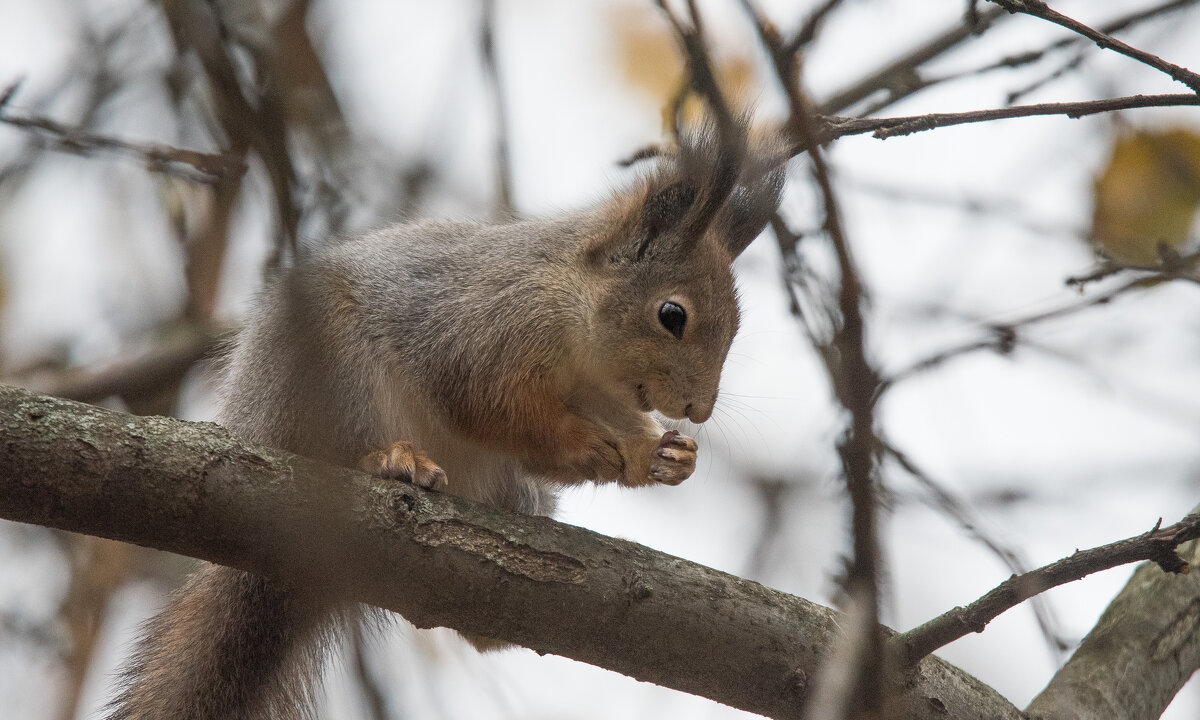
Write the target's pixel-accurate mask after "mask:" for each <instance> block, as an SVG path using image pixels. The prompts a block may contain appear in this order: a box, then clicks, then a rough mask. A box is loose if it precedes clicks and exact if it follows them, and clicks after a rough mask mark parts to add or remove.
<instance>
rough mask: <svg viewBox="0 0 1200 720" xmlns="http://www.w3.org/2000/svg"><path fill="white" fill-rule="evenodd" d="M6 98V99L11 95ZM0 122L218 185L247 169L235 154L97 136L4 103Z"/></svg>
mask: <svg viewBox="0 0 1200 720" xmlns="http://www.w3.org/2000/svg"><path fill="white" fill-rule="evenodd" d="M10 89H11V88H10ZM6 94H7V93H6ZM4 100H5V101H7V100H8V97H5V98H4ZM0 123H4V124H5V125H11V126H13V127H17V128H21V129H22V130H26V131H28V132H31V133H34V134H36V135H38V136H39V137H40V138H42V139H43V140H45V141H47V142H48V144H49V146H50V147H51V148H53V149H55V150H61V151H63V152H69V153H74V154H77V155H86V154H88V153H90V152H96V151H100V152H111V153H116V154H119V155H125V156H128V157H134V158H137V159H139V160H141V161H142V162H143V163H145V165H146V169H147V170H149V171H150V172H158V173H164V174H167V175H174V176H177V177H181V178H184V179H187V180H192V181H195V182H202V183H208V184H216V183H218V182H221V181H222V180H225V179H226V178H230V177H237V176H240V175H241V174H242V173H244V172H245V171H246V165H245V163H243V162H242V161H241V159H240V158H239V157H238V156H237V155H236V154H233V153H227V152H225V153H205V152H199V151H196V150H187V149H184V148H177V147H171V146H169V145H158V144H153V143H136V142H131V141H129V140H121V139H119V138H113V137H107V136H105V135H97V134H96V133H91V132H86V131H84V130H81V129H79V128H73V127H70V126H68V125H64V124H62V123H60V122H58V121H56V120H51V119H50V118H46V117H40V116H37V115H13V114H11V113H8V112H6V111H5V110H4V103H0Z"/></svg>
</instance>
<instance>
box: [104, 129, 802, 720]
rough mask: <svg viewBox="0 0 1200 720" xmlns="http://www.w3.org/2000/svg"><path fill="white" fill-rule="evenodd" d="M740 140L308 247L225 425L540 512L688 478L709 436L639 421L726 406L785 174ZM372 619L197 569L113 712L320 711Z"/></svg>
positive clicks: (268, 294) (217, 715)
mask: <svg viewBox="0 0 1200 720" xmlns="http://www.w3.org/2000/svg"><path fill="white" fill-rule="evenodd" d="M742 137H744V135H743V136H742ZM727 145H728V143H723V142H721V141H719V140H718V138H717V133H715V132H713V131H712V130H711V129H709V130H708V131H704V132H699V133H696V134H693V135H690V136H687V137H683V138H681V141H680V147H679V148H677V149H676V150H675V151H673V152H671V153H666V154H662V155H660V157H659V158H658V159H657V162H656V165H655V167H654V168H653V169H652V170H651V171H650V172H648V173H646V174H645V175H644V176H643V177H642V178H641V179H640V180H639V181H638V182H637V183H636V184H635V185H634V186H633V187H631V188H629V189H627V190H624V191H619V192H616V193H614V194H613V195H612V196H611V197H610V198H609V199H607V200H606V201H604V202H601V203H599V204H597V205H596V206H594V207H591V208H589V209H585V210H582V211H578V212H574V213H571V214H568V215H565V216H561V217H557V218H552V219H545V220H532V221H516V220H514V221H507V222H500V223H494V224H486V223H475V222H448V221H435V222H418V223H408V224H398V225H393V226H391V227H386V228H384V229H380V230H376V231H373V232H368V233H366V234H363V235H360V236H358V237H353V238H349V239H345V240H341V241H337V242H333V243H331V244H329V245H328V246H326V247H324V248H322V249H320V250H318V251H315V252H314V253H313V254H311V255H310V256H308V257H307V258H304V259H302V260H301V261H299V262H298V263H296V264H295V265H294V266H293V267H291V268H290V269H288V270H286V271H284V272H283V273H282V274H281V276H280V277H279V278H277V280H276V281H275V282H274V283H273V284H272V285H271V286H270V287H268V288H267V289H266V290H265V291H264V292H263V294H262V295H261V297H260V298H259V301H258V303H257V307H256V309H255V310H254V311H253V312H252V313H251V316H250V317H249V319H248V322H247V323H246V324H245V325H244V328H243V329H242V330H241V331H240V333H239V334H238V336H237V338H236V339H235V340H234V341H233V344H232V347H231V348H230V349H229V350H228V356H227V358H226V368H225V377H224V379H223V381H222V386H221V388H220V399H221V409H220V414H219V421H220V422H221V423H222V424H224V425H225V426H227V427H228V428H230V429H231V430H233V431H234V432H237V433H240V434H241V435H243V436H246V437H248V438H250V439H252V440H256V441H258V442H261V443H264V444H268V445H272V446H275V447H279V448H282V449H285V450H290V451H292V452H296V453H300V454H303V455H307V456H310V457H314V458H317V459H319V460H325V461H328V462H331V463H337V464H342V465H358V466H359V467H360V468H362V469H364V470H366V471H368V472H372V473H375V474H377V475H381V476H384V477H388V478H396V479H400V480H406V481H410V482H413V483H415V484H417V485H419V486H422V487H425V488H429V489H437V490H443V491H445V492H449V493H453V494H456V495H460V496H463V497H466V498H471V499H474V500H478V501H481V502H484V503H488V504H491V505H493V506H496V507H500V508H506V509H509V510H512V511H516V512H519V513H526V514H534V515H549V514H551V512H552V511H553V510H554V506H555V501H556V493H557V489H558V488H560V487H561V486H564V485H569V484H572V483H579V482H583V481H593V482H598V483H606V482H616V483H619V484H621V485H624V486H645V485H654V484H666V485H676V484H678V483H680V482H682V481H683V480H685V479H686V478H687V477H688V476H689V475H691V473H692V471H693V470H694V468H695V464H696V452H697V445H696V442H695V441H694V440H692V439H691V438H688V437H685V436H683V435H681V434H679V433H678V432H676V431H664V430H663V427H662V426H661V425H660V424H659V423H658V422H657V421H656V420H654V419H653V418H652V416H651V415H650V414H649V413H650V412H651V411H658V412H659V413H662V414H663V415H665V416H667V417H669V418H673V419H682V418H687V419H688V420H691V421H692V422H694V423H701V422H704V421H705V420H706V419H708V417H709V416H710V415H711V414H712V411H713V406H714V403H715V402H716V399H717V390H718V383H719V379H720V375H721V369H722V365H723V364H724V361H725V357H726V355H727V353H728V351H729V347H730V344H731V342H732V340H733V337H734V333H735V332H736V330H737V326H738V306H737V298H736V291H735V287H734V277H733V273H732V268H731V265H732V262H733V260H734V259H735V258H736V257H737V256H738V255H739V254H740V253H741V252H742V250H744V249H745V248H746V246H747V245H748V244H749V243H750V241H751V240H753V239H754V238H755V237H756V236H757V235H758V234H759V232H761V230H762V229H763V227H764V226H765V225H766V223H767V221H768V219H769V218H770V216H771V215H772V214H773V213H774V212H775V210H776V208H777V206H778V204H779V200H780V193H781V189H782V183H783V169H782V162H781V161H782V158H783V154H782V152H781V150H780V149H779V148H777V147H775V146H774V145H773V144H772V142H771V141H770V140H765V139H760V140H757V141H756V142H754V143H753V144H750V143H745V142H743V143H742V145H741V147H740V148H737V147H735V148H729V147H727ZM362 612H363V611H361V610H358V609H356V608H354V607H348V606H347V604H345V603H342V604H338V603H335V602H331V601H330V600H328V599H327V598H321V597H318V594H317V593H315V592H314V593H304V592H302V591H300V590H297V589H296V588H293V587H285V586H284V585H283V584H281V583H278V582H276V581H274V580H269V579H265V578H262V577H258V576H256V575H252V574H249V573H246V572H243V571H240V570H235V569H232V568H227V567H221V566H216V565H209V566H205V567H204V568H203V569H201V570H199V571H198V572H197V573H195V574H194V575H193V576H192V577H191V578H189V579H188V580H187V581H186V582H185V583H184V585H183V586H182V587H181V588H180V589H179V590H178V591H176V593H175V594H174V595H173V596H172V598H171V599H170V600H169V601H168V603H167V605H166V607H165V609H164V610H163V611H162V612H161V613H160V614H159V615H158V616H156V617H155V618H153V619H152V620H151V621H150V622H149V623H148V624H147V626H146V628H145V629H144V631H143V638H142V640H141V642H140V645H139V647H138V648H137V649H136V650H135V652H134V655H133V659H132V660H131V662H130V664H129V666H128V667H127V668H126V670H125V671H124V674H123V683H124V687H123V689H122V692H121V694H120V695H119V696H118V697H117V699H116V700H114V701H113V704H112V705H111V706H110V708H109V715H108V717H109V719H110V720H151V719H154V720H162V719H166V718H171V719H172V720H265V719H267V718H275V719H279V718H287V719H291V718H304V717H311V716H312V709H311V700H312V698H311V695H312V690H313V688H314V687H316V686H318V685H319V677H320V669H321V663H322V661H323V656H324V655H325V654H326V652H327V650H328V648H329V646H330V644H331V642H332V640H333V638H334V637H336V635H337V634H338V631H339V629H340V628H344V627H345V624H346V623H347V622H356V621H358V620H359V619H361V616H362ZM467 639H468V640H469V641H471V642H472V643H473V644H474V645H475V646H476V647H478V648H480V649H489V648H493V647H497V646H504V644H503V643H500V642H499V641H495V640H490V639H488V638H470V637H468V638H467Z"/></svg>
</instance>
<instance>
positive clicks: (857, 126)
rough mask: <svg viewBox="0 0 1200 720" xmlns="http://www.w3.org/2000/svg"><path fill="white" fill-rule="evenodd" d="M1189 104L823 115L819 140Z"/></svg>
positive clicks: (1198, 101) (1123, 100)
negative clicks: (861, 116)
mask: <svg viewBox="0 0 1200 720" xmlns="http://www.w3.org/2000/svg"><path fill="white" fill-rule="evenodd" d="M1188 105H1200V95H1195V94H1176V95H1129V96H1126V97H1118V98H1106V99H1104V100H1084V101H1079V102H1058V103H1038V104H1035V105H1014V106H1012V107H1004V108H995V109H991V110H970V111H967V112H960V113H929V114H928V115H910V116H906V117H892V118H838V117H826V118H824V121H825V122H826V123H827V126H826V127H825V128H824V129H823V132H822V134H821V143H822V144H824V143H827V142H829V141H831V140H835V139H837V138H841V137H846V136H849V135H862V134H864V133H874V135H875V137H877V138H879V139H881V140H882V139H886V138H889V137H896V136H899V135H911V134H912V133H916V132H924V131H926V130H933V129H934V128H940V127H949V126H951V125H963V124H966V123H977V122H988V121H991V120H1005V119H1009V118H1018V117H1035V116H1040V115H1065V116H1067V117H1069V118H1071V119H1077V118H1081V117H1084V116H1086V115H1096V114H1098V113H1106V112H1112V111H1114V110H1129V109H1132V108H1149V107H1179V106H1188ZM803 150H804V148H803V147H800V146H797V147H795V148H793V152H796V153H799V152H802V151H803Z"/></svg>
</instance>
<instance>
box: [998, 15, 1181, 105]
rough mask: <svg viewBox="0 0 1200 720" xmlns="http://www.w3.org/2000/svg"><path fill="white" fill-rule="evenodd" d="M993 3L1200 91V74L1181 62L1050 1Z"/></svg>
mask: <svg viewBox="0 0 1200 720" xmlns="http://www.w3.org/2000/svg"><path fill="white" fill-rule="evenodd" d="M991 2H993V3H995V4H996V5H998V6H1000V7H1002V8H1004V9H1005V10H1007V11H1009V12H1010V13H1022V14H1025V15H1031V16H1033V17H1036V18H1041V19H1042V20H1046V21H1048V22H1052V23H1054V24H1055V25H1061V26H1062V27H1065V28H1067V29H1068V30H1070V31H1071V32H1074V33H1077V34H1079V35H1082V36H1083V37H1086V38H1088V39H1089V40H1091V41H1092V42H1094V43H1096V45H1098V46H1100V47H1101V48H1104V49H1105V50H1112V51H1114V52H1118V53H1120V54H1122V55H1124V56H1126V57H1129V58H1132V59H1134V60H1137V61H1138V62H1140V63H1142V64H1143V65H1148V66H1150V67H1152V68H1154V69H1155V70H1158V71H1160V72H1163V73H1166V74H1167V75H1169V76H1171V78H1172V79H1173V80H1177V81H1178V82H1181V83H1183V84H1184V85H1187V86H1188V87H1190V88H1191V89H1192V90H1194V91H1196V92H1198V93H1200V75H1197V74H1196V73H1194V72H1192V71H1191V70H1188V69H1187V68H1185V67H1180V66H1179V65H1175V64H1173V63H1169V62H1167V61H1165V60H1163V59H1162V58H1160V57H1158V56H1157V55H1152V54H1150V53H1148V52H1146V51H1144V50H1138V49H1137V48H1135V47H1133V46H1131V45H1127V44H1125V43H1123V42H1121V41H1120V40H1118V39H1116V38H1114V37H1112V36H1111V35H1108V34H1106V33H1103V32H1100V31H1099V30H1095V29H1093V28H1091V27H1088V26H1087V25H1084V24H1083V23H1081V22H1079V21H1078V20H1074V19H1072V18H1069V17H1067V16H1066V15H1063V14H1062V13H1060V12H1058V11H1057V10H1054V9H1052V8H1050V6H1048V5H1046V3H1044V2H1042V0H991Z"/></svg>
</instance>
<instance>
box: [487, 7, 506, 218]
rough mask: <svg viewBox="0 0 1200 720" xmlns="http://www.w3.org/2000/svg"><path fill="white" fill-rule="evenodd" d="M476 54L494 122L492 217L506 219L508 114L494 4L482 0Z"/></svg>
mask: <svg viewBox="0 0 1200 720" xmlns="http://www.w3.org/2000/svg"><path fill="white" fill-rule="evenodd" d="M479 51H480V54H481V55H482V56H483V71H484V74H485V76H486V77H487V81H488V83H489V84H490V85H491V91H492V118H493V119H494V120H495V122H496V215H498V216H500V217H508V216H510V215H512V213H513V198H512V187H513V184H512V183H513V180H512V157H511V155H510V152H509V146H508V139H509V135H510V133H509V129H508V112H507V110H506V107H505V104H504V102H505V99H504V84H503V83H502V82H501V79H500V68H499V65H498V64H497V62H496V2H495V0H483V18H482V20H481V21H480V27H479Z"/></svg>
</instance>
